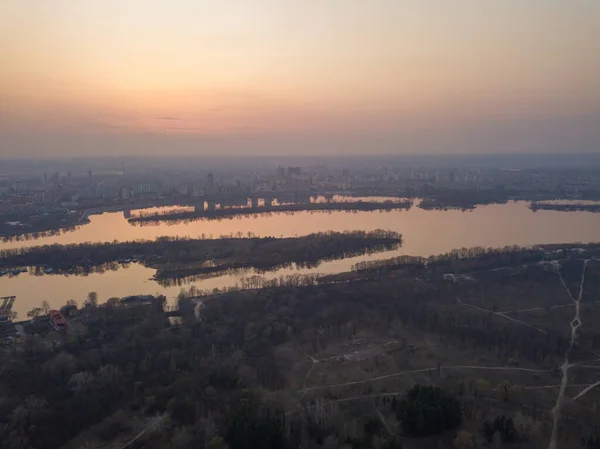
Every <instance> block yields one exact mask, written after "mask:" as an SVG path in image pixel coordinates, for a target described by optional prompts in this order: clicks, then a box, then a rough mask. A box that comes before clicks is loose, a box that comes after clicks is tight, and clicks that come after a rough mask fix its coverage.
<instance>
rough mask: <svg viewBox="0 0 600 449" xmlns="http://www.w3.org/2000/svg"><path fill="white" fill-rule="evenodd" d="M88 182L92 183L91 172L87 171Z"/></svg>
mask: <svg viewBox="0 0 600 449" xmlns="http://www.w3.org/2000/svg"><path fill="white" fill-rule="evenodd" d="M88 181H89V182H92V170H88Z"/></svg>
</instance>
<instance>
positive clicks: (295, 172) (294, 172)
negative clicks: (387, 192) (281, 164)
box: [288, 167, 300, 176]
mask: <svg viewBox="0 0 600 449" xmlns="http://www.w3.org/2000/svg"><path fill="white" fill-rule="evenodd" d="M292 175H300V167H288V176H292Z"/></svg>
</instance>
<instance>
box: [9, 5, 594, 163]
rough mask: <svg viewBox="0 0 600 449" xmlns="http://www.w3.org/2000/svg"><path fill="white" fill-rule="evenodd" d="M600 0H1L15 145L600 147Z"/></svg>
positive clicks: (252, 149)
mask: <svg viewBox="0 0 600 449" xmlns="http://www.w3.org/2000/svg"><path fill="white" fill-rule="evenodd" d="M599 48H600V1H598V0H570V1H565V0H527V1H524V0H485V1H482V0H437V1H433V0H371V1H365V0H302V1H299V0H219V1H212V0H169V1H166V0H163V1H158V0H85V1H82V0H52V1H40V0H0V156H4V157H13V156H31V157H50V156H68V155H76V156H88V155H89V156H96V155H115V156H119V155H141V156H143V155H159V154H161V155H164V154H173V155H177V154H186V155H198V156H202V155H209V156H218V155H253V154H260V155H311V154H316V155H320V154H324V155H336V154H369V153H378V154H382V153H399V154H400V153H434V154H435V153H498V152H500V153H519V152H527V153H540V152H541V153H543V152H600V50H599Z"/></svg>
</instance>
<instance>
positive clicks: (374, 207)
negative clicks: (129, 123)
mask: <svg viewBox="0 0 600 449" xmlns="http://www.w3.org/2000/svg"><path fill="white" fill-rule="evenodd" d="M412 204H413V203H412V201H409V200H405V201H403V202H394V201H385V202H375V201H373V202H368V201H356V202H331V203H305V204H282V205H279V206H262V207H239V208H226V209H216V210H205V211H186V210H179V211H174V212H169V213H159V214H153V215H139V216H136V217H132V218H130V219H129V221H130V222H132V223H135V222H144V221H176V220H186V219H194V218H208V219H214V218H227V217H234V216H243V215H256V214H267V213H275V212H302V211H326V212H327V211H378V210H380V211H391V210H399V209H410V208H411V207H412Z"/></svg>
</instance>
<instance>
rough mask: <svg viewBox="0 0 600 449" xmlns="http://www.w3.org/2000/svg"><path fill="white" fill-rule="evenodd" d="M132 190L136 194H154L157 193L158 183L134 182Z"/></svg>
mask: <svg viewBox="0 0 600 449" xmlns="http://www.w3.org/2000/svg"><path fill="white" fill-rule="evenodd" d="M133 192H134V193H136V194H138V195H144V194H146V195H148V194H155V193H158V185H156V184H154V183H143V184H135V185H134V186H133Z"/></svg>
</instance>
